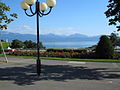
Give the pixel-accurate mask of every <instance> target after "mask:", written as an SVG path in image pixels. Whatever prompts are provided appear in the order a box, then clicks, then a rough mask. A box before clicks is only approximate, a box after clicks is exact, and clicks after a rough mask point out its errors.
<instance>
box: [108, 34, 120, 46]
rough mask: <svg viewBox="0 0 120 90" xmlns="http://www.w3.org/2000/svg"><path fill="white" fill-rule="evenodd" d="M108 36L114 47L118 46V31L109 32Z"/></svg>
mask: <svg viewBox="0 0 120 90" xmlns="http://www.w3.org/2000/svg"><path fill="white" fill-rule="evenodd" d="M109 37H110V40H111V42H112V45H113V46H114V47H116V46H120V37H119V36H118V33H115V32H114V33H111V35H110V36H109Z"/></svg>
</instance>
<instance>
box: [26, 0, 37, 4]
mask: <svg viewBox="0 0 120 90" xmlns="http://www.w3.org/2000/svg"><path fill="white" fill-rule="evenodd" d="M25 2H26V3H27V4H29V5H33V4H35V2H36V0H25Z"/></svg>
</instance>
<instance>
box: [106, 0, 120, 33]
mask: <svg viewBox="0 0 120 90" xmlns="http://www.w3.org/2000/svg"><path fill="white" fill-rule="evenodd" d="M108 2H109V5H108V6H107V7H108V10H107V11H106V12H105V15H106V17H107V18H109V25H115V26H116V28H117V30H118V31H120V0H109V1H108Z"/></svg>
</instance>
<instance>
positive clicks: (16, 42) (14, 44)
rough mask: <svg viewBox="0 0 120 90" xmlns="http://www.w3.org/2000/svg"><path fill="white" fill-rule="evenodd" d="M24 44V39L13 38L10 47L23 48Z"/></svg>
mask: <svg viewBox="0 0 120 90" xmlns="http://www.w3.org/2000/svg"><path fill="white" fill-rule="evenodd" d="M23 46H24V44H23V42H22V41H20V40H17V39H15V40H12V43H11V46H10V47H11V48H23Z"/></svg>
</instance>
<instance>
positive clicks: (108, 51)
mask: <svg viewBox="0 0 120 90" xmlns="http://www.w3.org/2000/svg"><path fill="white" fill-rule="evenodd" d="M96 56H97V58H99V59H111V58H113V56H114V48H113V46H112V42H111V41H110V39H109V38H108V37H107V36H106V35H103V36H101V37H100V41H99V43H98V45H97V47H96Z"/></svg>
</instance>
